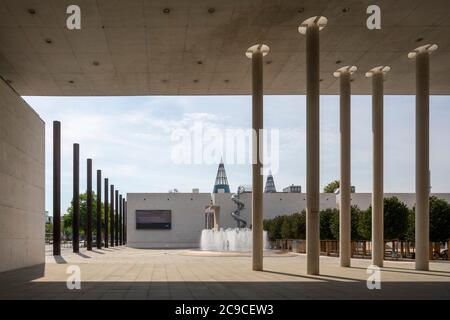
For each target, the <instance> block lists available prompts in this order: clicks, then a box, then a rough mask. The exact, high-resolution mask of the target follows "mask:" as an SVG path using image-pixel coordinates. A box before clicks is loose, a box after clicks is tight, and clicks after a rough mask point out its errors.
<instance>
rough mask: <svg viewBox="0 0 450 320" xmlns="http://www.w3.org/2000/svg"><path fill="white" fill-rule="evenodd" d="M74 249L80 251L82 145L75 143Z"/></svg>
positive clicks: (76, 251) (75, 251)
mask: <svg viewBox="0 0 450 320" xmlns="http://www.w3.org/2000/svg"><path fill="white" fill-rule="evenodd" d="M72 202H73V216H72V250H73V252H74V253H78V252H80V145H79V144H78V143H74V144H73V199H72Z"/></svg>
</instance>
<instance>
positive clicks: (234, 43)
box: [0, 0, 450, 96]
mask: <svg viewBox="0 0 450 320" xmlns="http://www.w3.org/2000/svg"><path fill="white" fill-rule="evenodd" d="M71 4H78V5H79V6H80V7H81V14H82V21H81V23H82V29H81V30H68V29H67V28H66V21H65V20H66V17H67V14H66V8H67V6H68V5H71ZM371 4H378V5H380V7H381V10H382V13H381V14H382V16H381V17H382V29H381V30H375V31H374V30H372V31H371V30H368V29H367V28H366V26H365V23H366V18H367V15H366V13H365V12H366V8H367V6H368V5H371ZM210 8H214V12H212V11H213V10H212V9H210ZM29 9H34V11H35V13H34V14H31V13H30V12H29ZM164 9H169V10H170V12H169V13H165V12H164V11H167V10H164ZM314 15H325V16H326V17H328V26H327V27H326V28H325V29H324V30H323V31H321V73H322V74H321V79H322V82H321V93H322V94H337V93H338V88H339V87H338V82H337V81H338V80H337V79H335V78H334V77H333V76H332V72H333V71H335V70H336V69H337V68H339V67H342V66H344V65H349V64H354V65H356V66H357V67H358V69H359V70H358V72H357V73H356V74H355V75H354V81H353V93H354V94H369V93H370V80H368V79H366V78H365V77H364V73H365V71H368V70H369V69H371V68H372V67H375V66H378V65H390V66H391V67H392V70H391V72H389V74H388V76H387V80H386V82H385V93H386V94H414V87H415V83H414V82H415V81H414V79H415V77H414V63H413V62H412V61H410V60H409V59H408V58H407V54H408V52H409V51H410V50H412V49H414V48H416V47H418V46H420V45H423V44H426V43H437V44H438V45H439V49H438V51H437V52H435V53H434V54H433V55H432V58H431V92H432V94H450V36H449V35H450V1H449V0H384V1H375V0H370V1H369V0H360V1H357V0H329V1H325V0H189V1H187V0H174V1H170V0H169V1H164V0H2V1H1V2H0V76H1V77H3V79H5V80H6V81H8V82H9V83H10V85H11V86H12V87H13V88H14V89H15V90H16V91H17V92H18V93H19V94H21V95H46V96H48V95H51V96H60V95H63V96H79V95H229V94H250V92H251V74H250V71H251V70H250V67H251V66H250V61H249V60H248V59H247V58H246V57H245V54H244V53H245V50H246V49H247V48H248V47H249V46H251V45H253V44H255V43H260V42H263V43H265V44H267V45H269V46H270V48H271V52H270V54H269V55H268V56H267V57H266V58H265V65H264V86H265V93H266V94H304V93H305V39H304V36H302V35H300V34H299V33H298V32H297V27H298V25H299V24H300V23H301V22H302V21H303V20H305V19H306V18H308V17H310V16H314ZM48 40H51V43H47V41H48Z"/></svg>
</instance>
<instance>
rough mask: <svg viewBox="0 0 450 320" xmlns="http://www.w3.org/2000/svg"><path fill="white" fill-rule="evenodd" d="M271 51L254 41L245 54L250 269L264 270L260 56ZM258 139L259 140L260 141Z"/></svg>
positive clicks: (261, 77) (261, 68)
mask: <svg viewBox="0 0 450 320" xmlns="http://www.w3.org/2000/svg"><path fill="white" fill-rule="evenodd" d="M269 51H270V48H269V47H268V46H267V45H265V44H255V45H253V46H251V47H250V48H248V49H247V51H246V52H245V55H246V57H247V58H249V59H252V128H253V133H254V135H255V136H254V137H255V138H256V139H255V138H254V139H253V152H252V269H253V270H255V271H262V270H263V249H264V248H263V243H264V241H263V183H264V182H263V171H262V169H263V166H262V155H263V153H262V151H263V150H261V146H262V141H261V140H262V138H263V137H262V132H261V130H262V129H263V111H264V110H263V95H264V93H263V57H264V56H266V55H267V54H268V53H269ZM260 142H261V143H260Z"/></svg>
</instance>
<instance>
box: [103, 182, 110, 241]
mask: <svg viewBox="0 0 450 320" xmlns="http://www.w3.org/2000/svg"><path fill="white" fill-rule="evenodd" d="M108 188H109V181H108V178H105V198H104V200H103V203H104V206H105V232H104V239H105V248H108V239H109V238H108V235H109V233H108V229H109V221H108V215H109V197H108Z"/></svg>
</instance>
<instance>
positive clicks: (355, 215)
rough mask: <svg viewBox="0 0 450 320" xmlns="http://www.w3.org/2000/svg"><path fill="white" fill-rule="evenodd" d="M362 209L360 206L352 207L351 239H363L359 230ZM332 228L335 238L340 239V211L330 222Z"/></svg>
mask: <svg viewBox="0 0 450 320" xmlns="http://www.w3.org/2000/svg"><path fill="white" fill-rule="evenodd" d="M361 214H362V213H361V210H360V209H359V208H358V206H352V207H351V239H352V240H363V239H362V237H361V235H360V234H359V232H358V223H359V219H360V217H361ZM330 229H331V232H332V233H333V237H334V239H339V213H338V214H336V215H334V216H332V218H331V222H330Z"/></svg>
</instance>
